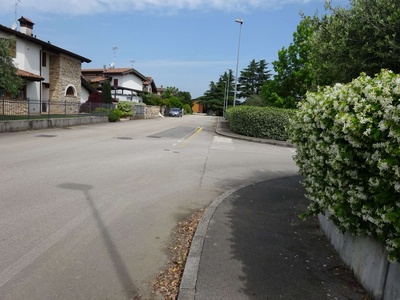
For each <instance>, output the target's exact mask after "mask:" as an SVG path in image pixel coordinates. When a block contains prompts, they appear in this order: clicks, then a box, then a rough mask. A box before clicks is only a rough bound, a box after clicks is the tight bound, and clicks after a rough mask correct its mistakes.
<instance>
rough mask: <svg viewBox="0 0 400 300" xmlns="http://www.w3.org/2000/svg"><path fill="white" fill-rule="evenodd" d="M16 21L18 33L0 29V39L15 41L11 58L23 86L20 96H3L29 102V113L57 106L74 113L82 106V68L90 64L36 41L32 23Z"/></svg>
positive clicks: (48, 43) (9, 29) (4, 28)
mask: <svg viewBox="0 0 400 300" xmlns="http://www.w3.org/2000/svg"><path fill="white" fill-rule="evenodd" d="M18 21H19V24H20V26H19V27H20V29H19V30H17V28H15V29H14V28H8V27H5V26H3V25H0V38H8V37H10V36H14V37H15V39H16V43H15V46H14V49H11V54H12V56H13V61H14V64H15V66H16V67H17V68H18V75H19V76H21V77H22V78H23V79H24V80H25V83H26V84H25V86H24V88H23V89H22V90H21V91H20V92H19V95H9V94H7V91H5V92H6V95H5V96H6V97H9V98H13V99H20V100H31V101H32V103H34V104H33V105H29V112H30V113H40V112H46V111H47V109H48V105H49V104H57V103H69V104H73V105H70V106H69V110H71V113H74V112H77V111H78V110H79V103H80V102H81V101H80V99H81V84H82V79H81V64H82V63H84V62H85V63H89V62H91V60H90V59H88V58H85V57H83V56H80V55H78V54H75V53H72V52H70V51H68V50H65V49H62V48H60V47H57V46H55V45H52V44H51V42H49V41H47V42H46V41H42V40H40V39H38V38H36V35H34V34H33V26H34V23H33V22H32V21H31V20H29V19H27V18H25V17H21V18H20V19H19V20H18ZM75 104H76V105H75ZM56 106H57V105H54V106H53V107H56Z"/></svg>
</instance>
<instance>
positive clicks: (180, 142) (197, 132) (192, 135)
mask: <svg viewBox="0 0 400 300" xmlns="http://www.w3.org/2000/svg"><path fill="white" fill-rule="evenodd" d="M202 130H203V127H198V128H197V130H196V131H195V132H193V133H191V134H189V135H187V136H185V137H184V138H182V139H180V140H179V141H178V142H176V143H175V144H174V146H176V145H178V144H179V147H181V148H183V147H185V146H186V144H187V143H188V142H189V141H190V140H191V139H193V138H194V137H195V136H196V135H198V134H199V133H200V132H201V131H202Z"/></svg>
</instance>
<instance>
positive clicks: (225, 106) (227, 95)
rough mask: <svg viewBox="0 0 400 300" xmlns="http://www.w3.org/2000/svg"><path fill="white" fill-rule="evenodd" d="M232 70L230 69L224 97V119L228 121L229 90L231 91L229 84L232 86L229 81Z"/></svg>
mask: <svg viewBox="0 0 400 300" xmlns="http://www.w3.org/2000/svg"><path fill="white" fill-rule="evenodd" d="M230 71H231V70H230V69H228V80H227V82H225V95H224V110H223V111H224V117H225V119H226V110H227V108H228V102H229V90H230V86H229V84H230V82H229V80H230V77H231V76H230Z"/></svg>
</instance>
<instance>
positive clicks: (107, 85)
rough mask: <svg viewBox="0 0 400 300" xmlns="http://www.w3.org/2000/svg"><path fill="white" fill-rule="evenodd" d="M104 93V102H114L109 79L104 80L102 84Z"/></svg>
mask: <svg viewBox="0 0 400 300" xmlns="http://www.w3.org/2000/svg"><path fill="white" fill-rule="evenodd" d="M101 91H102V94H103V103H108V104H111V103H112V96H111V85H110V82H109V81H106V82H104V84H103V86H102V89H101Z"/></svg>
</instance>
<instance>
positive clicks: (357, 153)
mask: <svg viewBox="0 0 400 300" xmlns="http://www.w3.org/2000/svg"><path fill="white" fill-rule="evenodd" d="M288 132H289V133H290V141H291V142H293V143H294V144H295V145H296V146H297V154H296V156H295V161H296V163H297V165H298V166H299V168H300V172H301V173H302V175H304V178H305V179H304V182H303V184H304V186H305V188H306V190H307V196H308V198H309V199H310V200H311V204H310V206H309V208H308V209H309V214H317V213H325V212H328V213H329V214H330V216H331V219H332V220H333V222H334V223H335V224H336V225H337V226H338V227H339V229H341V230H342V231H347V230H348V231H350V232H352V233H353V234H356V235H368V236H372V237H374V238H376V239H378V240H380V241H382V242H383V243H385V244H386V248H387V250H388V252H389V259H390V260H391V261H397V262H399V261H400V76H399V75H396V74H393V73H392V72H390V71H385V70H383V71H382V72H381V73H380V74H377V75H376V76H375V77H373V78H371V77H369V76H366V75H365V74H362V75H361V76H360V77H359V78H357V79H355V80H354V81H352V82H351V83H349V84H346V85H340V84H337V85H335V86H333V87H325V88H322V89H320V90H319V91H318V92H316V93H309V94H307V99H306V100H305V101H304V102H302V103H301V105H300V107H299V111H298V113H297V115H296V117H295V118H293V119H292V121H291V123H290V126H289V127H288Z"/></svg>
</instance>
